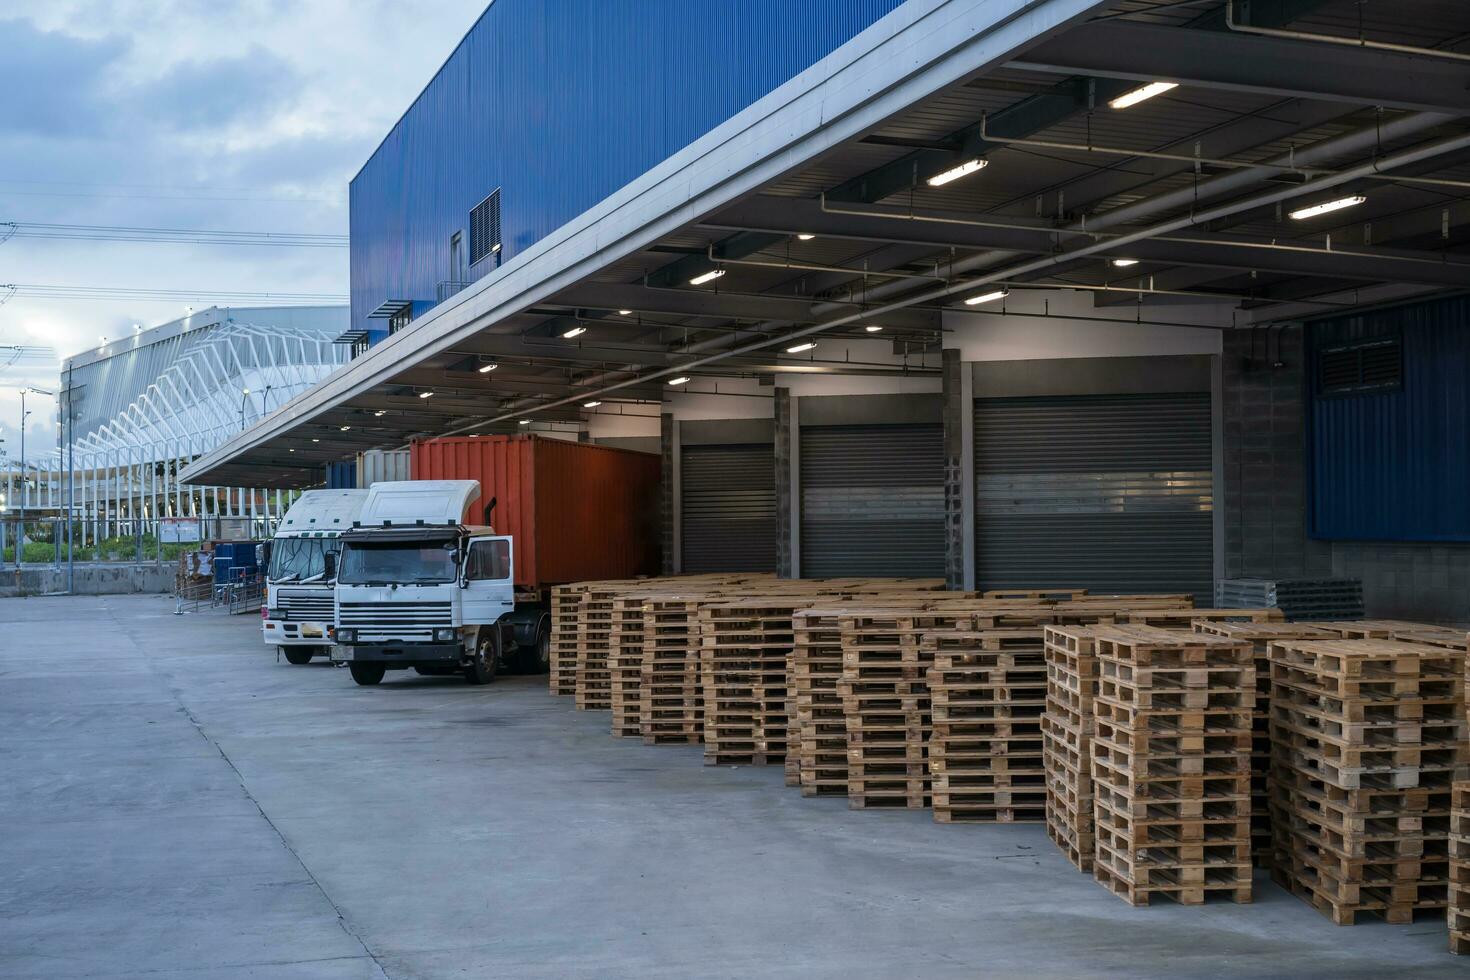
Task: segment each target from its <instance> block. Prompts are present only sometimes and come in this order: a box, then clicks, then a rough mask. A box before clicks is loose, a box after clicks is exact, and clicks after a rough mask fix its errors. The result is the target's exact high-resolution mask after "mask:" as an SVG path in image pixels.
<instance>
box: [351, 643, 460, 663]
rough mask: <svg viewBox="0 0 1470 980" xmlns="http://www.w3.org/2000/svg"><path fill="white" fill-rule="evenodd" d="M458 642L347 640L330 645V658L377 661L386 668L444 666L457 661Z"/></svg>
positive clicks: (367, 661)
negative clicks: (364, 641) (380, 642)
mask: <svg viewBox="0 0 1470 980" xmlns="http://www.w3.org/2000/svg"><path fill="white" fill-rule="evenodd" d="M460 655H461V650H460V645H459V644H458V643H382V644H377V643H350V644H339V645H337V646H334V647H332V661H333V662H334V663H335V662H342V663H352V662H355V663H379V664H387V665H388V666H389V667H390V668H391V667H394V666H399V667H416V666H418V665H420V664H422V665H424V666H426V667H444V666H452V665H456V664H458V663H459V660H460Z"/></svg>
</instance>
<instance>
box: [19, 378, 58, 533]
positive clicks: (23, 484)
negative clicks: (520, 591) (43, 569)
mask: <svg viewBox="0 0 1470 980" xmlns="http://www.w3.org/2000/svg"><path fill="white" fill-rule="evenodd" d="M32 393H34V394H37V395H45V396H47V397H48V398H50V397H55V395H56V392H54V391H47V390H46V389H44V388H37V387H35V386H28V387H25V388H22V389H21V390H20V519H21V520H22V521H23V520H25V516H26V498H27V496H28V494H27V492H26V491H27V488H28V487H29V483H30V481H29V478H28V477H27V476H26V416H27V415H30V414H31V413H30V412H29V411H27V410H26V395H28V394H32Z"/></svg>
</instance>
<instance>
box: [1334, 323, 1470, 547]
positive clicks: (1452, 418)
mask: <svg viewBox="0 0 1470 980" xmlns="http://www.w3.org/2000/svg"><path fill="white" fill-rule="evenodd" d="M1467 322H1470V297H1454V298H1451V299H1446V300H1439V301H1436V302H1432V303H1419V304H1415V305H1411V306H1400V307H1393V308H1390V309H1382V310H1370V311H1367V312H1364V313H1359V314H1356V315H1353V316H1344V317H1337V318H1333V319H1330V320H1322V321H1318V322H1316V323H1313V324H1311V339H1310V347H1311V350H1312V357H1311V359H1310V364H1309V372H1308V374H1309V378H1308V389H1309V392H1310V395H1311V400H1310V401H1311V404H1310V409H1309V412H1308V418H1309V425H1310V440H1309V444H1310V453H1309V457H1310V471H1309V480H1310V491H1309V498H1308V499H1309V501H1310V504H1309V511H1310V514H1309V527H1310V533H1311V534H1312V536H1313V537H1317V538H1328V539H1335V540H1348V541H1354V540H1356V541H1470V507H1467V506H1466V504H1465V488H1466V487H1467V486H1470V440H1467V438H1466V431H1467V426H1470V332H1467V331H1466V327H1465V324H1466V323H1467ZM1388 335H1398V336H1401V337H1402V342H1403V387H1402V388H1400V389H1399V390H1397V391H1390V392H1384V393H1379V394H1363V395H1347V396H1329V397H1324V396H1323V395H1322V394H1321V393H1320V392H1319V391H1318V390H1317V352H1318V351H1320V350H1321V349H1322V348H1323V347H1326V346H1330V345H1332V344H1340V343H1342V342H1344V341H1352V340H1364V339H1369V338H1373V337H1381V336H1388Z"/></svg>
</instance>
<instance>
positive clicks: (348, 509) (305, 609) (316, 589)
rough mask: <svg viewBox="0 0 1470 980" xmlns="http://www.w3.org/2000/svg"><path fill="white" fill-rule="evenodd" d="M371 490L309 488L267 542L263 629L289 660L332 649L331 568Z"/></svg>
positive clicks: (295, 661) (268, 641)
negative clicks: (348, 530)
mask: <svg viewBox="0 0 1470 980" xmlns="http://www.w3.org/2000/svg"><path fill="white" fill-rule="evenodd" d="M367 496H368V492H367V491H366V490H308V491H306V492H305V493H303V494H302V495H301V496H300V497H298V498H296V501H295V503H293V504H292V505H291V507H290V509H289V510H287V511H286V516H285V517H283V518H281V523H280V526H279V527H278V528H277V529H276V534H275V536H274V537H273V538H271V540H270V542H269V544H268V545H267V548H266V550H267V552H268V557H267V560H266V562H265V565H266V580H265V583H266V584H265V590H266V594H265V601H264V602H263V603H262V604H261V609H260V615H261V624H260V631H261V635H262V637H263V638H264V639H265V643H266V645H267V646H273V647H275V648H276V650H277V652H279V653H280V654H282V655H283V656H285V658H286V660H287V662H289V663H292V664H298V665H299V664H306V663H309V662H310V661H311V659H312V657H316V656H325V655H326V654H327V653H328V652H329V651H330V649H331V642H332V637H331V632H332V626H333V623H334V622H335V620H336V600H335V589H336V582H335V581H334V579H333V575H332V574H331V573H332V570H333V568H334V567H335V565H336V556H337V553H338V551H339V549H340V547H341V540H340V539H341V535H342V532H343V531H346V530H347V529H349V528H350V527H352V525H353V524H354V523H355V522H356V521H357V519H358V517H359V516H360V515H361V513H362V508H363V505H364V504H365V503H366V502H367Z"/></svg>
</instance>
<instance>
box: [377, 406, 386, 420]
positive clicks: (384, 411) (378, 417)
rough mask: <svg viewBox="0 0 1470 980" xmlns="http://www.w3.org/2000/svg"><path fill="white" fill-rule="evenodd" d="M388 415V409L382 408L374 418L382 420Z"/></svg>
mask: <svg viewBox="0 0 1470 980" xmlns="http://www.w3.org/2000/svg"><path fill="white" fill-rule="evenodd" d="M387 414H388V410H387V409H386V408H380V409H378V410H377V411H376V412H374V413H373V418H375V419H380V418H382V417H383V416H384V415H387Z"/></svg>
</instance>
